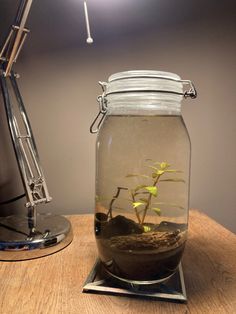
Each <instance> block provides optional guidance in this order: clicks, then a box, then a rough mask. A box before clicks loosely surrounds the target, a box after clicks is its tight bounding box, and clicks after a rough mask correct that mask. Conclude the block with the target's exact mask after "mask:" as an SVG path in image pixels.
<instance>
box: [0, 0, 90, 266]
mask: <svg viewBox="0 0 236 314" xmlns="http://www.w3.org/2000/svg"><path fill="white" fill-rule="evenodd" d="M32 3H33V0H21V1H20V5H19V8H18V12H17V15H16V18H15V22H14V24H13V25H12V27H11V30H10V32H9V34H8V36H7V38H6V40H5V43H4V44H3V47H2V49H1V50H0V88H1V91H2V96H3V102H4V106H5V111H6V116H7V122H8V126H9V130H10V135H11V139H12V143H13V147H14V151H15V155H16V159H17V163H18V167H19V171H20V174H21V179H22V182H23V186H24V189H25V196H26V199H27V201H26V204H25V205H26V208H27V209H28V214H27V217H23V218H20V217H18V216H16V217H14V215H13V216H9V217H7V218H6V219H5V220H4V219H1V222H0V260H21V259H30V258H35V257H40V256H44V255H48V254H51V253H54V252H56V251H58V250H60V249H62V248H63V247H65V246H66V245H68V244H69V243H70V242H71V240H72V231H71V226H70V223H69V221H67V219H66V218H64V217H60V216H58V217H57V216H55V217H50V215H46V216H43V215H38V214H37V212H36V206H37V205H39V204H41V203H48V202H50V201H51V197H50V195H49V192H48V188H47V184H46V181H45V177H44V175H43V170H42V167H41V164H40V159H39V154H38V151H37V147H36V144H35V139H34V136H33V132H32V129H31V126H30V121H29V118H28V116H27V112H26V110H25V106H24V102H23V99H22V96H21V94H20V90H19V87H18V85H17V81H16V79H17V78H19V75H18V74H16V73H14V72H13V70H12V68H13V65H14V63H15V62H16V60H17V58H18V56H19V53H20V51H21V49H22V47H23V44H24V42H25V39H26V37H27V35H28V33H29V29H27V28H26V27H25V25H26V21H27V17H28V15H29V12H30V9H31V6H32ZM84 12H85V22H86V28H87V35H88V38H87V43H92V42H93V39H92V37H91V35H90V27H89V19H88V11H87V3H86V1H84ZM25 218H26V219H25ZM15 225H19V226H21V227H20V228H23V229H24V230H19V229H18V230H17V229H16V228H15ZM12 226H13V227H12ZM20 235H21V236H22V238H20V239H19V236H20ZM25 235H26V238H25ZM27 235H28V236H27ZM56 244H59V245H57V246H56ZM49 247H50V250H49V251H48V250H38V249H41V248H46V249H48V248H49ZM35 249H37V250H35ZM22 250H23V251H29V252H28V253H24V255H20V254H19V253H18V254H17V256H16V255H14V257H12V255H11V254H10V253H7V254H6V252H12V251H14V252H16V251H22ZM31 251H35V252H36V251H37V252H36V253H34V254H33V255H32V253H30V252H31ZM3 252H4V253H3ZM2 253H3V254H2Z"/></svg>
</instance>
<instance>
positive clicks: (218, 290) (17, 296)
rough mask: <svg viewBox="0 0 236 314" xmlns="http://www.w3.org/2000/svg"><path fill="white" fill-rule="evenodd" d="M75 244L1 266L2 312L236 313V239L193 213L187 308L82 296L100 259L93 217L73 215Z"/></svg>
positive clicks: (186, 267) (186, 271)
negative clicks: (38, 256)
mask: <svg viewBox="0 0 236 314" xmlns="http://www.w3.org/2000/svg"><path fill="white" fill-rule="evenodd" d="M69 219H70V220H71V222H72V226H73V230H74V240H73V242H72V243H71V244H70V245H69V246H68V247H67V248H65V249H64V250H62V251H60V252H58V253H56V254H53V255H50V256H47V257H43V258H39V259H35V260H29V261H22V262H0V278H1V279H0V280H1V291H0V302H1V307H0V313H1V314H9V313H17V314H18V313H24V314H25V313H43V314H44V313H56V314H58V313H69V314H70V313H79V314H80V313H81V314H86V313H96V314H100V313H101V314H104V313H112V314H114V313H135V314H136V313H147V314H149V313H174V314H178V313H183V314H186V313H194V314H197V313H199V314H203V313H207V314H209V313H220V314H223V313H227V314H229V313H230V314H233V313H236V236H235V235H234V234H233V233H232V232H230V231H228V230H227V229H225V228H224V227H222V226H221V225H219V224H217V223H216V222H215V221H214V220H212V219H210V218H209V217H207V216H206V215H204V214H203V213H201V212H199V211H196V210H192V211H190V219H189V237H188V241H187V246H186V249H185V252H184V257H183V260H182V261H183V270H184V277H185V284H186V290H187V296H188V303H187V304H178V303H170V302H164V301H156V300H154V301H151V300H144V299H136V298H135V299H133V298H129V297H124V296H108V295H96V294H85V293H82V287H83V283H84V281H85V279H86V277H87V275H88V274H89V272H90V270H91V268H92V266H93V264H94V262H95V260H96V257H97V250H96V244H95V240H94V235H93V216H92V215H77V216H70V217H69Z"/></svg>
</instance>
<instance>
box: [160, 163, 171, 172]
mask: <svg viewBox="0 0 236 314" xmlns="http://www.w3.org/2000/svg"><path fill="white" fill-rule="evenodd" d="M160 167H161V169H162V170H166V168H168V167H170V164H168V163H167V162H161V163H160Z"/></svg>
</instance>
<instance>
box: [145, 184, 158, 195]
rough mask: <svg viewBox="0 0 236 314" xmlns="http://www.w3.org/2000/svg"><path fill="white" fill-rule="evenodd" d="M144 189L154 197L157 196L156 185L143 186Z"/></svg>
mask: <svg viewBox="0 0 236 314" xmlns="http://www.w3.org/2000/svg"><path fill="white" fill-rule="evenodd" d="M144 189H145V190H147V191H148V192H149V193H150V194H152V195H153V196H155V197H156V196H157V187H156V186H145V187H144Z"/></svg>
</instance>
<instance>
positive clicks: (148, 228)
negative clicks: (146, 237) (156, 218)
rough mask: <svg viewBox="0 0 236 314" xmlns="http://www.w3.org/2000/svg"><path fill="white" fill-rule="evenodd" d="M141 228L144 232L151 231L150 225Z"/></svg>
mask: <svg viewBox="0 0 236 314" xmlns="http://www.w3.org/2000/svg"><path fill="white" fill-rule="evenodd" d="M143 230H144V232H148V231H151V227H149V226H143Z"/></svg>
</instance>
